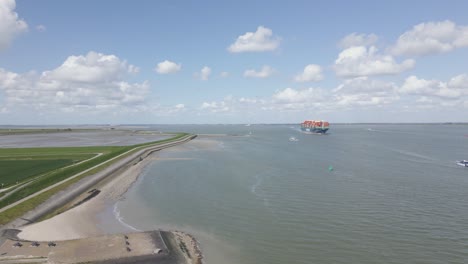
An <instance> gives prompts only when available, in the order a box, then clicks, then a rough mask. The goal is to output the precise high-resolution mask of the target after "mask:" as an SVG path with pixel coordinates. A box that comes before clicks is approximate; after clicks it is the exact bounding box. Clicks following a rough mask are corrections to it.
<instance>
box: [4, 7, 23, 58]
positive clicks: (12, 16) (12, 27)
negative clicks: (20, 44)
mask: <svg viewBox="0 0 468 264" xmlns="http://www.w3.org/2000/svg"><path fill="white" fill-rule="evenodd" d="M15 8H16V2H15V0H2V1H0V51H2V50H4V49H6V48H7V47H8V46H9V45H10V43H11V42H12V41H13V39H14V38H15V37H16V36H17V35H18V34H20V33H22V32H25V31H27V30H28V24H27V23H26V22H25V21H24V20H22V19H20V18H18V14H17V13H16V12H14V10H15Z"/></svg>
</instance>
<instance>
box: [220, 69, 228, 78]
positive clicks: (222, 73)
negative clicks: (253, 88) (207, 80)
mask: <svg viewBox="0 0 468 264" xmlns="http://www.w3.org/2000/svg"><path fill="white" fill-rule="evenodd" d="M219 76H221V78H227V77H229V72H225V71H223V72H221V73H220V74H219Z"/></svg>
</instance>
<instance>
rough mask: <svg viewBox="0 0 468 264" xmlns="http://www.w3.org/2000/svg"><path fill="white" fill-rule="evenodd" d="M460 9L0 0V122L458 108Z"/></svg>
mask: <svg viewBox="0 0 468 264" xmlns="http://www.w3.org/2000/svg"><path fill="white" fill-rule="evenodd" d="M465 10H468V3H467V2H466V1H450V2H448V3H442V2H438V1H410V2H406V1H393V2H383V1H382V2H377V1H348V2H346V3H343V1H322V2H318V1H288V2H281V1H230V2H229V3H222V2H220V1H191V2H188V1H88V0H86V1H21V0H17V1H16V2H15V1H13V0H0V124H80V123H86V124H94V123H285V122H287V123H293V122H300V121H302V120H304V119H326V120H329V121H330V122H332V123H333V122H445V121H458V122H468V116H467V115H466V114H465V113H466V112H467V111H468V60H467V59H468V17H467V16H466V12H465ZM158 65H159V66H158ZM203 69H204V70H203Z"/></svg>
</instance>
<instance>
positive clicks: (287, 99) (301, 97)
mask: <svg viewBox="0 0 468 264" xmlns="http://www.w3.org/2000/svg"><path fill="white" fill-rule="evenodd" d="M272 97H273V100H274V101H275V102H277V103H304V102H314V101H322V100H323V98H324V91H323V90H321V89H319V88H308V89H302V90H299V89H298V90H296V89H292V88H286V89H284V90H281V91H277V92H275V93H274V94H273V96H272Z"/></svg>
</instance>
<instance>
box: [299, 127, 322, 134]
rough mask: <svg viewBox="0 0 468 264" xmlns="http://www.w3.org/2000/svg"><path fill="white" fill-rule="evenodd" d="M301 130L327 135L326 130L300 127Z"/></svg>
mask: <svg viewBox="0 0 468 264" xmlns="http://www.w3.org/2000/svg"><path fill="white" fill-rule="evenodd" d="M301 130H302V131H304V132H310V133H318V134H325V133H327V131H328V128H305V127H301Z"/></svg>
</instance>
